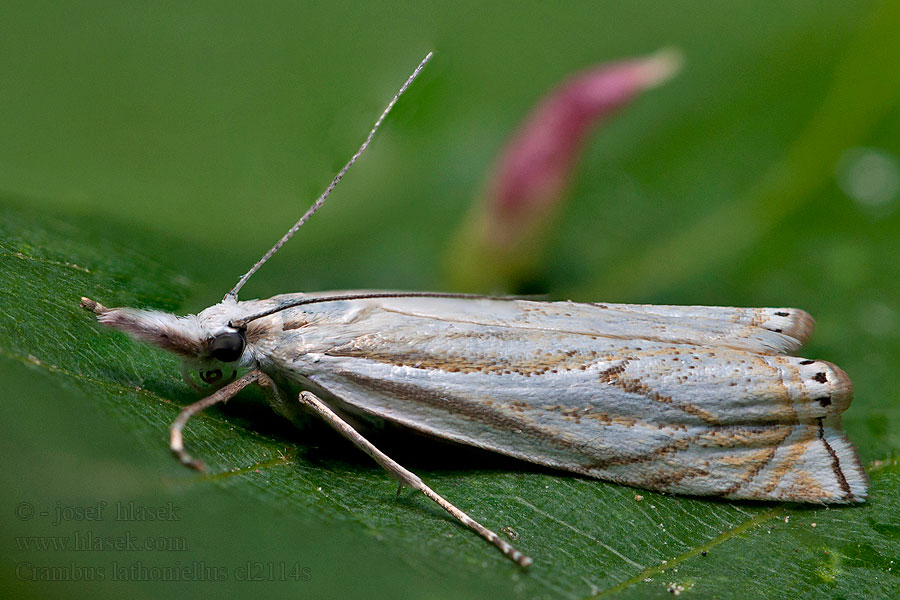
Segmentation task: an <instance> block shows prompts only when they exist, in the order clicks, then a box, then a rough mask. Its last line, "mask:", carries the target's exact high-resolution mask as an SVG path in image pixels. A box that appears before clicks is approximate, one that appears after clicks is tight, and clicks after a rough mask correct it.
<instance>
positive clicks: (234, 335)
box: [81, 298, 247, 378]
mask: <svg viewBox="0 0 900 600" xmlns="http://www.w3.org/2000/svg"><path fill="white" fill-rule="evenodd" d="M81 306H83V307H84V308H87V309H89V310H91V311H93V312H94V314H96V315H97V320H98V321H99V322H101V323H103V324H104V325H107V326H109V327H112V328H114V329H118V330H119V331H124V332H125V333H127V334H129V335H130V336H131V337H133V338H135V339H138V340H140V341H142V342H147V343H149V344H153V345H155V346H159V347H160V348H162V349H164V350H168V351H169V352H172V353H174V354H177V355H179V356H181V357H182V358H183V359H185V361H186V363H188V364H190V365H192V366H195V367H197V368H198V370H201V378H203V371H204V370H209V371H210V372H212V369H214V367H215V363H225V364H228V365H231V366H233V367H235V368H236V367H237V366H238V364H239V363H240V360H241V358H242V357H243V356H244V350H245V349H246V347H247V340H246V337H245V334H244V332H243V331H241V330H238V329H235V328H233V327H229V326H228V323H229V320H228V318H227V315H222V316H221V318H215V315H207V314H206V313H207V311H204V312H203V313H201V314H200V315H187V316H185V317H179V316H176V315H173V314H170V313H165V312H161V311H156V310H143V309H137V308H106V307H105V306H103V305H102V304H99V303H97V302H95V301H93V300H91V299H89V298H82V299H81ZM204 317H206V318H204ZM210 317H212V318H210ZM219 377H220V378H221V373H220V375H219Z"/></svg>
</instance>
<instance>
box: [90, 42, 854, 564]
mask: <svg viewBox="0 0 900 600" xmlns="http://www.w3.org/2000/svg"><path fill="white" fill-rule="evenodd" d="M430 58H431V54H429V55H428V56H427V57H425V59H424V60H423V61H422V63H421V64H420V65H419V66H418V68H417V69H416V70H415V72H414V73H413V74H412V75H411V76H410V77H409V79H408V80H407V81H406V83H405V84H404V85H403V87H402V88H401V89H400V91H399V92H398V93H397V95H395V96H394V98H393V99H392V100H391V102H390V103H389V104H388V106H387V108H386V109H385V111H384V112H383V113H382V115H381V116H380V117H379V119H378V120H377V121H376V123H375V125H374V126H373V128H372V130H371V131H370V132H369V135H368V137H367V138H366V140H365V141H364V142H363V144H362V146H361V147H360V149H359V150H358V151H357V152H356V154H355V155H354V156H353V157H352V158H351V159H350V161H349V162H348V163H347V165H346V166H345V167H344V168H343V169H341V171H340V172H339V173H338V174H337V176H336V177H335V178H334V180H333V181H332V183H331V184H330V185H329V186H328V188H327V189H326V190H325V192H323V194H322V195H321V196H320V197H319V198H318V199H317V200H316V202H315V203H314V204H313V206H312V207H311V208H310V209H309V210H308V211H307V212H306V213H305V214H304V215H303V217H302V218H301V219H300V221H298V222H297V224H295V225H294V226H293V227H292V228H291V229H290V230H289V231H288V233H287V234H285V236H284V237H282V238H281V240H279V241H278V243H276V244H275V246H274V247H273V248H272V249H271V250H270V251H269V252H267V253H266V254H265V255H264V256H263V257H262V258H261V259H260V260H259V261H258V262H257V263H256V264H255V265H254V266H253V268H251V269H250V271H248V272H247V273H246V274H245V275H244V276H243V277H241V279H240V281H239V282H238V284H237V285H236V286H235V287H234V289H232V290H231V291H230V292H228V294H226V296H225V298H224V299H223V300H222V302H220V303H219V304H216V305H214V306H211V307H209V308H207V309H206V310H204V311H202V312H200V313H199V314H197V315H188V316H185V317H177V316H175V315H171V314H167V313H163V312H158V311H153V310H141V309H133V308H106V307H104V306H102V305H101V304H99V303H97V302H95V301H93V300H90V299H88V298H83V299H82V305H83V306H84V307H86V308H88V309H90V310H92V311H93V312H94V313H96V315H97V319H98V320H99V321H100V322H101V323H103V324H105V325H108V326H110V327H114V328H116V329H119V330H121V331H124V332H126V333H128V334H131V335H132V336H133V337H135V338H137V339H139V340H142V341H144V342H149V343H152V344H156V345H158V346H160V347H162V348H164V349H166V350H169V351H171V352H174V353H176V354H178V355H179V356H181V357H182V358H183V359H184V361H185V373H186V374H189V373H190V372H192V371H194V370H196V371H198V372H199V376H200V378H201V379H202V380H203V382H204V383H208V384H219V385H221V384H222V383H223V379H224V378H223V375H222V374H223V372H225V373H231V374H232V376H231V379H232V380H231V381H229V382H228V383H227V384H226V385H224V386H222V387H220V388H218V389H217V391H215V392H214V393H213V394H211V395H209V396H207V397H206V398H204V399H202V400H200V401H198V402H195V403H194V404H191V405H189V406H187V407H185V408H184V409H183V410H182V412H181V414H180V415H179V416H178V418H177V419H176V420H175V422H174V423H173V424H172V427H171V432H170V433H171V440H170V445H171V449H172V451H173V452H174V453H175V454H176V455H177V456H178V458H179V459H180V460H181V461H182V462H183V463H184V464H186V465H189V466H192V467H195V468H198V469H200V468H202V463H201V462H200V461H199V460H197V459H195V458H193V457H191V456H190V455H189V454H188V453H187V452H186V451H185V449H184V444H183V441H182V429H183V428H184V426H185V424H186V423H187V421H188V420H189V419H190V417H191V416H193V415H195V414H196V413H198V412H200V411H202V410H203V409H205V408H208V407H210V406H212V405H214V404H218V403H221V402H225V401H226V400H228V399H229V398H231V397H233V396H234V395H235V394H237V393H238V391H240V390H241V389H242V388H244V387H246V386H248V385H250V384H256V385H259V386H260V387H261V388H262V389H263V390H264V391H265V393H266V395H267V397H268V399H269V401H270V402H271V403H272V406H273V407H274V408H275V410H276V411H277V412H278V413H280V414H282V415H284V416H285V417H288V418H291V419H293V418H297V417H299V416H300V415H301V414H308V412H309V411H312V412H313V413H316V414H318V415H319V416H321V417H322V418H324V419H325V420H326V421H327V422H328V424H329V425H331V426H332V427H334V428H335V429H336V430H337V431H339V432H340V433H341V434H342V435H343V436H345V437H346V438H347V439H349V440H350V441H351V442H353V443H354V444H356V445H357V446H358V447H359V448H360V449H362V450H363V451H364V452H366V453H367V454H369V455H370V456H371V457H372V458H374V459H375V460H376V461H377V462H378V464H380V465H381V466H382V467H384V468H385V469H386V470H387V471H388V472H389V473H390V474H391V475H392V476H394V477H395V478H396V479H397V480H399V481H400V483H401V484H404V485H408V486H411V487H413V488H416V489H417V490H420V491H422V492H423V493H424V494H426V495H427V496H428V497H429V498H431V499H432V500H434V501H435V502H437V503H438V504H439V505H441V507H443V508H444V509H445V510H447V511H448V512H449V513H450V514H452V515H453V516H454V517H455V518H456V519H458V520H459V521H461V522H462V523H463V524H464V525H466V526H468V527H470V528H472V529H474V530H475V531H477V532H478V533H479V534H480V535H482V536H483V537H484V538H486V539H487V540H488V541H490V542H491V543H493V544H494V545H496V546H497V547H498V548H499V549H500V550H501V551H502V552H503V553H504V554H506V555H507V556H508V557H509V558H511V559H512V560H514V561H516V562H517V563H519V564H521V565H523V566H528V565H529V564H531V559H530V558H528V557H527V556H526V555H525V554H523V553H521V552H519V551H518V550H516V549H515V548H513V547H512V546H511V545H510V544H509V543H507V542H506V541H504V540H503V539H501V538H500V537H499V536H498V535H497V534H496V533H494V532H493V531H491V530H489V529H487V528H486V527H484V526H482V525H481V524H480V523H478V522H476V521H475V520H473V519H472V518H471V517H469V516H468V515H466V514H465V513H464V512H463V511H461V510H460V509H458V508H457V507H455V506H454V505H453V504H451V503H450V502H448V501H447V500H445V499H444V498H443V497H441V496H440V495H438V494H437V493H435V492H434V491H433V490H432V489H431V488H429V487H428V486H427V485H426V484H425V483H424V482H423V481H422V480H421V479H420V478H419V477H417V476H416V475H415V474H414V473H412V472H410V471H408V470H406V469H405V468H403V467H402V466H401V465H399V464H398V463H396V462H395V461H393V460H392V459H391V458H390V457H388V456H387V455H385V454H384V453H382V452H381V451H380V450H378V449H377V448H376V447H375V446H373V445H372V444H371V443H369V442H368V441H367V440H366V439H365V438H364V437H363V436H362V435H360V433H358V432H357V431H356V430H355V429H354V428H353V427H352V426H351V425H350V424H349V423H347V421H346V420H345V417H346V416H347V415H352V414H359V413H362V414H365V415H370V416H374V417H377V418H381V419H386V420H388V421H390V422H393V423H396V424H399V425H402V426H406V427H409V428H410V429H413V430H416V431H419V432H423V433H427V434H430V435H433V436H436V437H439V438H443V439H446V440H451V441H454V442H459V443H463V444H468V445H471V446H475V447H478V448H482V449H486V450H491V451H495V452H499V453H502V454H505V455H508V456H512V457H516V458H519V459H522V460H526V461H530V462H532V463H537V464H539V465H545V466H548V467H553V468H556V469H561V470H566V471H571V472H574V473H578V474H581V475H587V476H591V477H597V478H599V479H604V480H608V481H613V482H618V483H623V484H628V485H633V486H638V487H643V488H648V489H654V490H661V491H665V492H674V493H680V494H691V495H699V496H718V497H722V498H729V499H751V500H781V501H793V502H810V503H819V504H831V503H836V504H838V503H853V502H861V501H863V500H864V499H865V497H866V486H867V480H866V475H865V472H864V471H863V469H862V468H861V466H860V463H859V459H858V457H857V454H856V450H855V449H854V447H853V446H852V444H851V443H850V441H849V440H848V439H847V437H846V435H845V434H844V433H843V431H842V429H841V421H840V415H841V413H843V412H844V411H845V410H846V409H847V407H848V406H849V405H850V402H851V399H852V395H853V388H852V385H851V383H850V380H849V379H848V378H847V376H846V375H845V374H844V372H843V371H841V370H840V369H839V368H837V367H836V366H834V365H832V364H830V363H827V362H823V361H819V360H806V359H803V358H798V357H794V356H789V355H788V354H787V353H788V352H792V351H795V350H797V349H798V348H799V347H800V346H801V345H802V344H803V343H804V342H805V341H806V340H807V338H808V337H809V335H810V333H811V332H812V327H813V320H812V318H811V317H810V316H809V315H808V314H807V313H805V312H804V311H802V310H798V309H794V308H731V307H705V306H650V305H628V304H600V303H578V302H534V301H529V300H523V299H516V298H497V297H486V296H473V295H466V294H444V293H428V292H372V291H353V292H331V293H315V294H308V293H296V294H284V295H280V296H275V297H273V298H269V299H266V300H249V301H238V299H237V295H238V291H239V290H240V288H241V287H242V286H243V285H244V283H245V282H246V281H247V280H248V279H249V278H250V276H251V275H252V274H253V273H255V272H256V270H257V269H258V268H259V267H260V266H261V265H262V264H263V263H264V262H266V260H268V259H269V257H271V256H272V255H273V254H274V253H275V252H276V251H277V250H278V248H280V247H281V246H282V245H283V244H284V243H285V242H286V241H287V240H288V238H290V236H291V235H293V233H294V232H296V231H297V229H298V228H299V227H300V226H301V225H302V224H303V223H305V222H306V220H307V219H308V218H309V217H310V216H311V215H312V214H313V213H314V212H315V211H316V210H317V209H318V208H319V207H320V206H321V205H322V203H323V202H324V200H325V198H326V197H327V196H328V194H329V193H330V192H331V190H332V189H333V188H334V186H335V185H336V184H337V182H338V181H339V180H340V179H341V178H342V177H343V175H344V174H345V173H346V171H347V169H348V168H349V167H350V166H351V165H352V164H353V163H354V162H355V161H356V159H357V158H358V157H359V156H360V155H361V154H362V152H363V151H364V150H365V148H366V147H367V145H368V144H369V141H370V140H371V139H372V136H373V135H374V134H375V131H376V130H377V129H378V127H379V125H380V124H381V122H382V121H383V120H384V118H385V117H386V115H387V113H388V112H389V111H390V109H391V108H392V107H393V105H394V103H395V102H396V101H397V98H398V97H399V96H400V94H402V93H403V92H404V91H405V90H406V88H407V87H408V86H409V85H410V84H411V83H412V81H413V80H414V79H415V78H416V76H417V75H418V74H419V72H420V71H421V70H422V68H424V66H425V64H426V63H427V62H428V60H429V59H430ZM238 368H242V369H247V370H249V372H247V373H246V374H245V375H243V376H241V377H237V370H238ZM188 376H189V375H188ZM189 381H190V379H189ZM292 386H296V387H297V388H298V389H302V390H304V391H302V392H300V393H299V395H297V394H296V393H294V392H292V391H291V387H292Z"/></svg>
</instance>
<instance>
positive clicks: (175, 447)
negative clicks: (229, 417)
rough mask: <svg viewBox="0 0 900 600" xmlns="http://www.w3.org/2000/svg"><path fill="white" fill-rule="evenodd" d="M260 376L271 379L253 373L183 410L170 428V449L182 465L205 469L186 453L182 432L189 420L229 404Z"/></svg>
mask: <svg viewBox="0 0 900 600" xmlns="http://www.w3.org/2000/svg"><path fill="white" fill-rule="evenodd" d="M260 376H263V377H266V379H269V378H268V377H267V376H266V375H265V374H264V373H263V372H262V371H251V372H249V373H247V374H246V375H244V376H243V377H241V378H240V379H237V380H235V381H232V382H231V383H229V384H228V385H226V386H225V387H223V388H221V389H220V390H217V391H216V392H214V393H212V394H210V395H209V396H207V397H206V398H204V399H203V400H198V401H197V402H194V403H193V404H188V405H187V406H185V407H184V408H183V409H181V412H180V413H178V418H176V419H175V421H173V422H172V426H171V427H169V448H171V449H172V452H174V453H175V456H177V457H178V460H180V461H181V462H182V464H184V465H187V466H188V467H191V468H193V469H197V470H198V471H202V470H203V468H204V465H203V461H202V460H199V459H197V458H194V457H192V456H191V455H190V454H188V453H187V452H185V451H184V440H183V439H182V437H181V430H182V429H184V426H185V425H186V424H187V422H188V420H189V419H190V418H191V417H193V416H194V415H196V414H197V413H198V412H200V411H202V410H205V409H207V408H209V407H210V406H212V405H213V404H219V403H220V402H227V401H228V400H230V399H231V398H233V397H234V396H235V395H236V394H237V393H238V392H239V391H241V390H242V389H244V388H245V387H247V386H248V385H250V384H251V383H258V382H259V379H260Z"/></svg>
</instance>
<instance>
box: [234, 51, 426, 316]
mask: <svg viewBox="0 0 900 600" xmlns="http://www.w3.org/2000/svg"><path fill="white" fill-rule="evenodd" d="M433 55H434V53H433V52H429V53H428V54H427V55H426V56H425V58H423V59H422V62H420V63H419V66H418V67H416V70H415V71H413V72H412V75H410V76H409V78H408V79H407V80H406V82H405V83H404V84H403V85H402V86H401V87H400V89H399V90H398V91H397V93H396V94H394V97H393V98H391V101H390V102H388V105H387V107H386V108H385V109H384V111H383V112H382V113H381V116H380V117H378V120H377V121H375V124H374V125H373V126H372V129H371V130H370V131H369V135H368V136H366V139H365V141H364V142H363V143H362V146H360V147H359V150H357V151H356V154H354V155H353V156H352V157H351V158H350V160H349V161H348V162H347V164H346V165H344V167H343V168H342V169H341V170H340V171H338V174H337V175H335V176H334V179H332V180H331V183H329V184H328V187H327V188H325V191H324V192H322V195H321V196H319V197H318V198H317V199H316V201H315V202H313V205H312V206H310V207H309V209H308V210H307V211H306V212H305V213H303V216H302V217H300V220H299V221H297V222H296V223H295V224H294V226H293V227H291V228H290V229H288V232H287V233H285V234H284V236H283V237H282V238H281V239H280V240H278V242H276V243H275V245H274V246H272V248H271V249H270V250H269V251H268V252H266V253H265V254H264V255H263V257H262V258H260V259H259V260H258V261H256V264H255V265H253V267H251V269H250V270H249V271H247V272H246V273H244V275H243V276H242V277H241V278H240V280H238V282H237V285H235V286H234V287H233V288H231V291H230V292H228V293H227V294H225V298H224V300H229V299H231V300H237V296H238V292H239V291H240V289H241V288H242V287H244V284H245V283H247V280H248V279H250V277H251V276H252V275H253V274H254V273H256V272H257V271H258V270H259V268H260V267H261V266H263V265H264V264H265V263H266V261H267V260H269V259H270V258H272V255H273V254H275V253H276V252H278V249H279V248H281V247H282V246H284V244H285V243H286V242H287V241H288V240H289V239H291V236H293V235H294V234H295V233H297V230H298V229H300V227H302V226H303V224H304V223H306V222H307V221H308V220H309V218H310V217H311V216H313V214H315V212H316V211H317V210H319V208H320V207H321V206H322V205H323V204H324V203H325V199H326V198H328V195H329V194H331V191H332V190H334V188H335V187H336V186H337V184H338V183H339V182H340V180H341V179H343V178H344V175H345V174H346V173H347V171H349V170H350V167H352V166H353V163H355V162H356V159H358V158H359V157H360V156H362V153H363V152H365V151H366V148H367V147H368V146H369V142H371V141H372V138H373V137H375V132H376V131H378V128H379V127H381V123H382V122H383V121H384V119H385V118H386V117H387V115H388V113H389V112H391V109H392V108H394V105H395V104H396V103H397V100H399V99H400V96H402V95H403V92H405V91H406V90H407V88H409V86H410V85H412V82H413V81H415V79H416V77H418V76H419V73H421V72H422V69H424V68H425V65H426V64H428V61H429V60H431V57H432V56H433Z"/></svg>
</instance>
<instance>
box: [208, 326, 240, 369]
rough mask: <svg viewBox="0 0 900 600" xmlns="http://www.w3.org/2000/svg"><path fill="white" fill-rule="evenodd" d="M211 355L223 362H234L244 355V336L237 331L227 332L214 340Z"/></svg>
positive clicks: (210, 345) (210, 348)
mask: <svg viewBox="0 0 900 600" xmlns="http://www.w3.org/2000/svg"><path fill="white" fill-rule="evenodd" d="M209 353H210V354H212V357H213V358H215V359H216V360H218V361H221V362H226V363H229V362H234V361H236V360H237V359H239V358H240V357H241V354H243V353H244V336H243V335H241V334H240V333H238V332H237V331H226V332H225V333H220V334H219V335H217V336H216V337H214V338H213V341H212V342H211V343H210V344H209Z"/></svg>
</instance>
